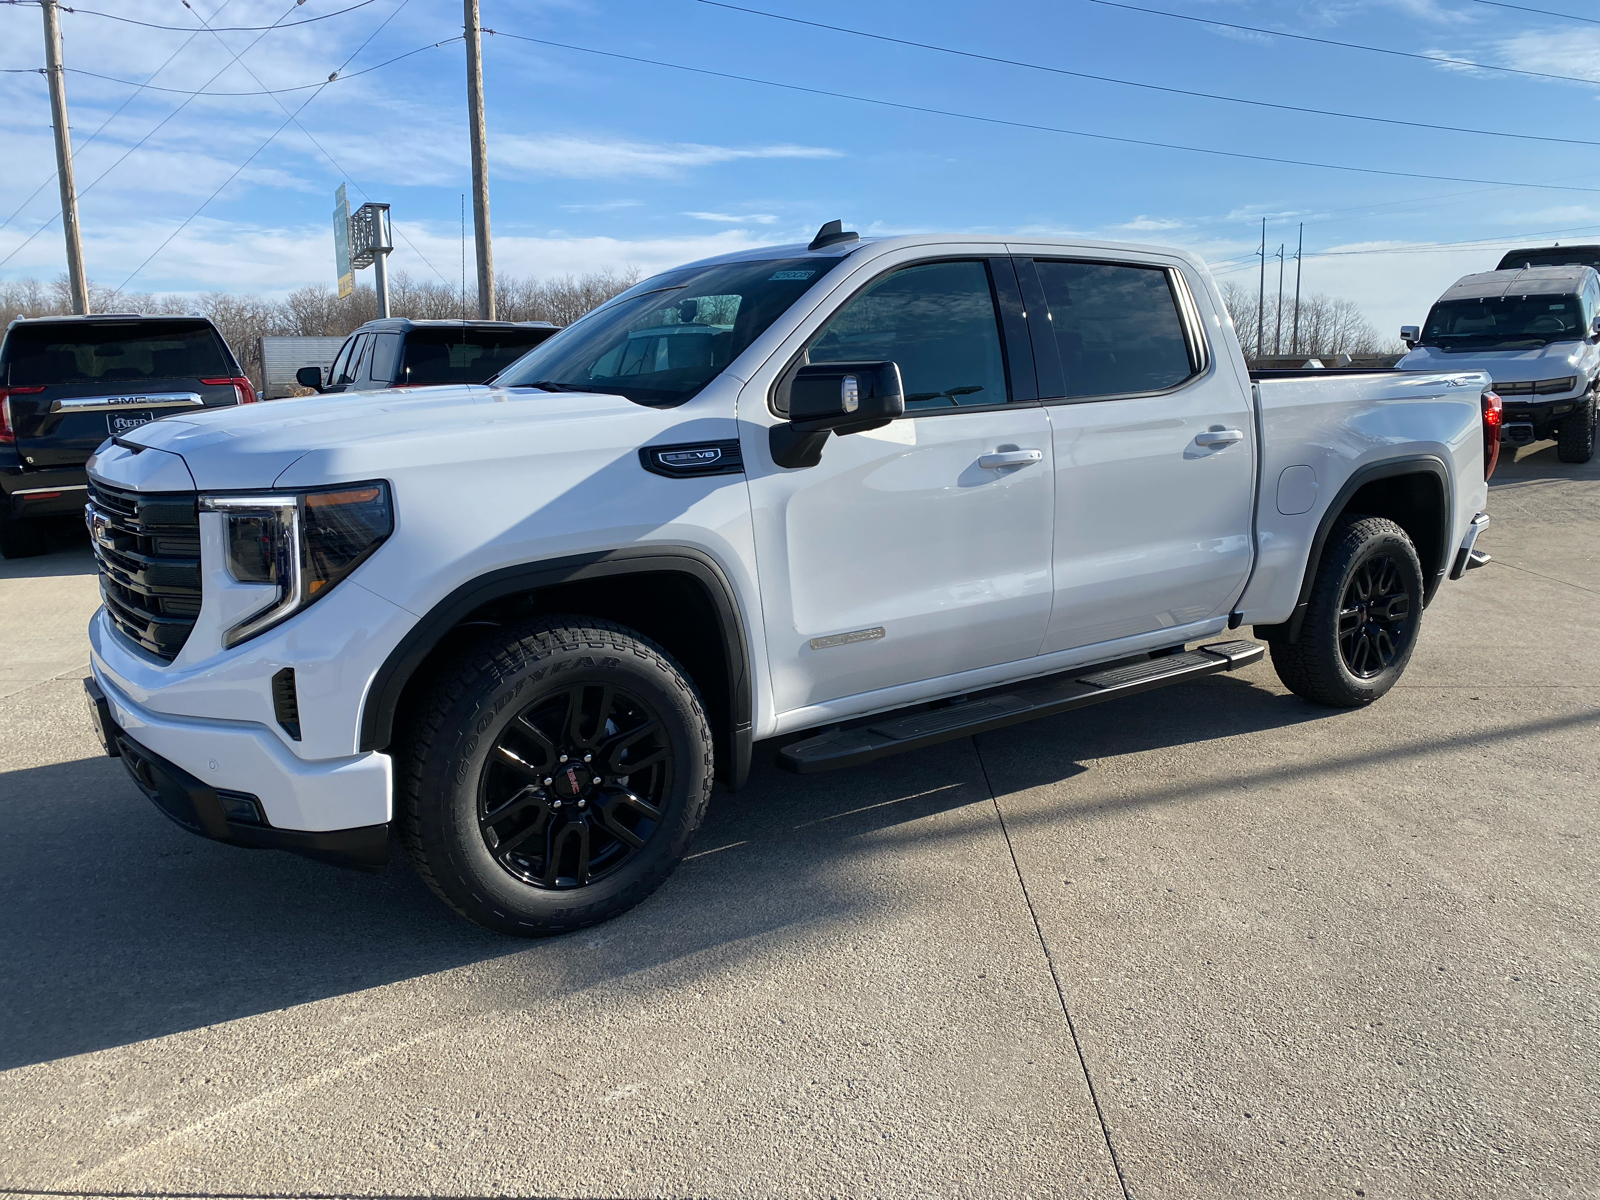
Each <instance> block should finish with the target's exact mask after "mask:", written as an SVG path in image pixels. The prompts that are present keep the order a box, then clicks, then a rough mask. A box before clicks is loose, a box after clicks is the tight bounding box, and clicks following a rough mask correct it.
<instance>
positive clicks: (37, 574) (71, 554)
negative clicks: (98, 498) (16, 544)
mask: <svg viewBox="0 0 1600 1200" xmlns="http://www.w3.org/2000/svg"><path fill="white" fill-rule="evenodd" d="M45 544H46V546H48V547H49V552H48V553H46V554H40V555H36V556H34V557H33V558H0V579H51V578H59V577H60V576H63V575H93V574H94V573H95V562H94V551H92V550H90V549H89V535H88V533H87V532H86V531H85V529H84V527H83V522H82V521H81V520H79V519H78V518H77V517H51V518H49V519H48V520H47V521H46V522H45Z"/></svg>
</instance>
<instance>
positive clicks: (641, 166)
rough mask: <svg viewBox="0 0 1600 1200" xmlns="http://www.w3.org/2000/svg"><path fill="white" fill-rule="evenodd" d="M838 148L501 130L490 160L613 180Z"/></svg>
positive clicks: (533, 172)
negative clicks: (545, 134)
mask: <svg viewBox="0 0 1600 1200" xmlns="http://www.w3.org/2000/svg"><path fill="white" fill-rule="evenodd" d="M839 157H841V156H840V154H839V152H838V151H837V150H829V149H826V148H824V147H820V146H795V145H776V146H746V147H734V146H706V145H701V144H699V143H696V142H634V141H626V140H622V139H613V138H585V137H578V136H563V135H555V136H551V137H523V136H520V135H517V134H501V135H500V136H499V138H498V140H497V143H496V145H495V149H494V165H495V169H496V170H497V172H498V173H500V174H503V175H513V176H515V175H519V174H520V175H522V176H525V177H526V176H548V175H560V176H565V177H566V178H568V179H614V178H621V177H625V176H645V177H648V178H656V179H664V178H672V177H675V176H678V175H681V174H683V173H684V172H685V171H687V170H688V169H690V168H692V167H708V166H714V165H716V164H718V163H727V162H737V161H739V160H741V159H752V158H769V159H770V158H810V159H818V158H839Z"/></svg>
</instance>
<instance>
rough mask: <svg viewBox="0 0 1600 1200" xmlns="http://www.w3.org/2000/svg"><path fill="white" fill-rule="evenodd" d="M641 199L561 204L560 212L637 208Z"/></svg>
mask: <svg viewBox="0 0 1600 1200" xmlns="http://www.w3.org/2000/svg"><path fill="white" fill-rule="evenodd" d="M643 203H644V201H643V200H607V201H606V202H605V203H603V204H563V205H562V206H561V211H562V212H574V213H578V212H616V211H617V210H618V209H622V208H638V207H639V205H641V204H643Z"/></svg>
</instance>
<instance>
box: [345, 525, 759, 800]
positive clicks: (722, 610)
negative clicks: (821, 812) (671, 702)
mask: <svg viewBox="0 0 1600 1200" xmlns="http://www.w3.org/2000/svg"><path fill="white" fill-rule="evenodd" d="M647 572H675V573H677V574H681V575H687V576H689V577H690V578H691V579H693V580H695V582H697V583H698V584H699V585H700V586H701V587H702V588H703V589H704V590H705V593H706V596H707V598H708V599H709V600H710V601H711V603H712V605H713V606H714V607H715V609H716V612H717V618H718V624H719V626H720V627H721V629H722V638H723V646H722V650H723V658H724V661H725V662H726V663H727V670H728V678H727V688H728V699H729V716H730V725H731V728H729V729H726V730H721V731H717V732H720V733H723V734H724V735H725V736H726V738H727V742H726V744H727V746H728V748H729V751H730V756H731V761H730V762H728V763H727V764H726V769H725V771H722V772H719V775H721V776H722V778H723V781H724V783H725V784H726V786H727V787H728V789H729V790H730V791H734V790H737V789H738V788H739V787H741V786H743V784H744V782H745V780H746V779H747V778H748V777H749V774H750V759H751V751H752V745H753V738H752V729H753V720H754V702H753V697H752V689H751V680H750V643H749V639H748V637H747V636H746V634H745V625H744V617H743V615H742V613H741V612H740V610H739V604H738V601H737V599H736V597H735V593H734V590H733V584H732V583H731V582H730V581H729V579H728V576H727V573H726V572H725V571H724V570H723V569H722V567H721V566H720V565H719V564H718V563H717V561H716V560H715V559H714V558H712V557H711V556H710V555H709V554H706V553H705V552H704V551H702V550H697V549H695V548H694V547H692V546H673V545H649V546H625V547H620V548H618V549H614V550H604V551H597V552H592V553H588V554H575V555H568V556H566V557H562V558H550V559H543V560H541V561H538V562H530V563H523V564H519V565H517V566H512V567H502V568H500V569H499V570H496V571H490V572H488V573H487V574H484V575H480V576H478V577H477V578H476V579H473V580H470V581H468V582H467V583H464V584H462V585H461V586H460V587H458V588H456V589H455V590H454V591H452V592H451V593H450V594H449V595H448V596H446V597H445V598H444V599H443V600H441V601H439V602H438V603H437V604H435V605H434V606H433V607H432V608H431V609H429V610H428V612H427V614H426V615H425V616H423V618H422V619H421V620H420V621H418V622H417V623H416V624H415V625H413V626H412V627H411V629H410V630H409V631H408V632H407V633H406V635H405V637H403V638H401V639H400V642H399V643H398V644H397V645H396V646H395V648H394V649H393V650H391V651H390V652H389V655H388V657H387V658H385V659H384V661H383V664H382V665H381V666H380V667H379V668H378V670H377V672H376V673H375V674H374V675H373V677H372V683H371V685H370V686H369V687H368V688H367V695H366V699H365V700H364V702H363V703H362V706H361V723H360V727H359V741H358V743H357V749H359V750H362V751H369V750H384V749H387V748H388V746H389V742H390V740H391V738H392V737H393V734H394V718H395V712H396V710H397V709H398V708H399V705H400V698H401V696H402V695H403V694H404V692H405V688H406V685H407V684H408V683H409V682H410V681H411V677H412V676H413V675H414V674H415V673H416V671H417V668H418V667H420V666H421V665H422V663H423V661H424V660H426V658H427V657H428V655H429V654H430V653H432V651H433V649H434V647H436V646H437V645H438V644H439V642H440V641H441V640H442V639H443V638H444V636H445V634H446V633H448V632H449V631H450V630H451V629H453V628H455V626H456V625H457V624H459V623H460V622H461V621H462V620H463V619H464V618H466V617H467V615H468V614H470V613H472V612H475V611H476V610H478V609H480V608H482V607H483V606H484V605H486V604H490V603H492V602H493V601H495V600H500V599H503V598H505V597H507V596H514V595H517V594H518V593H521V592H531V591H535V590H537V589H539V588H542V587H549V586H551V585H552V584H559V583H575V582H579V581H585V580H593V579H604V578H608V577H613V576H618V575H638V574H644V573H647Z"/></svg>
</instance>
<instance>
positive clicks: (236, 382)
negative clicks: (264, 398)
mask: <svg viewBox="0 0 1600 1200" xmlns="http://www.w3.org/2000/svg"><path fill="white" fill-rule="evenodd" d="M200 382H201V383H203V384H205V385H206V386H207V387H223V386H224V385H228V384H231V385H232V386H233V394H234V395H235V396H237V397H238V399H239V403H240V404H254V403H255V402H256V389H255V385H254V384H253V383H251V382H250V381H249V380H248V379H246V378H245V377H244V376H243V375H230V376H228V377H227V378H225V379H202V380H201V381H200Z"/></svg>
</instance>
